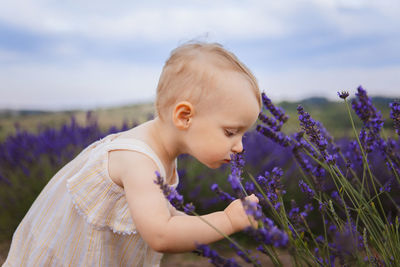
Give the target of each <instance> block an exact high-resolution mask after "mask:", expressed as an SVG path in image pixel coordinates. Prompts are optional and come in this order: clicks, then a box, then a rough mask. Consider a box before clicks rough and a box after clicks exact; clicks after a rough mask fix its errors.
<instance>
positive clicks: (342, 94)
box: [337, 91, 349, 99]
mask: <svg viewBox="0 0 400 267" xmlns="http://www.w3.org/2000/svg"><path fill="white" fill-rule="evenodd" d="M337 94H338V96H339V97H340V98H342V99H346V98H347V97H348V96H349V92H347V91H341V92H337Z"/></svg>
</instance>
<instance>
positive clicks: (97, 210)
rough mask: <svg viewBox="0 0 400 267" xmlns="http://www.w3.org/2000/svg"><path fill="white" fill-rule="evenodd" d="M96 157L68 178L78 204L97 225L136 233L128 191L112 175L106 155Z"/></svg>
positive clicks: (87, 220)
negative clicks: (114, 180) (115, 181)
mask: <svg viewBox="0 0 400 267" xmlns="http://www.w3.org/2000/svg"><path fill="white" fill-rule="evenodd" d="M95 160H97V161H95V162H90V160H89V162H88V163H87V164H86V166H85V167H84V168H83V169H81V171H80V172H79V173H77V174H76V175H74V176H73V177H71V178H70V179H68V180H67V189H68V193H69V194H70V196H71V198H72V202H73V203H74V205H75V208H76V209H77V211H78V213H79V214H80V215H82V216H83V217H84V218H85V220H86V222H87V223H89V224H91V225H92V226H94V227H95V228H96V229H104V228H109V229H111V230H112V231H113V232H114V233H117V234H134V233H136V226H135V225H134V223H133V221H132V217H131V215H130V212H129V207H128V202H127V200H126V196H125V192H124V190H123V188H121V187H120V186H118V185H117V184H115V183H114V182H113V181H112V180H111V179H110V178H109V177H108V168H107V166H106V164H107V158H106V155H104V156H103V157H101V158H100V159H99V158H98V157H95Z"/></svg>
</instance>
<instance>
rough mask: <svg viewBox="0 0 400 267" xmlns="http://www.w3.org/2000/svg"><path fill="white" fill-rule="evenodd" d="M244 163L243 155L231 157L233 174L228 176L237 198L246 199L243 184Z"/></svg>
mask: <svg viewBox="0 0 400 267" xmlns="http://www.w3.org/2000/svg"><path fill="white" fill-rule="evenodd" d="M244 163H245V162H244V159H243V153H237V154H232V155H231V173H230V174H229V176H228V182H229V183H230V184H231V187H232V189H233V192H234V193H235V195H236V197H237V198H244V197H245V194H244V192H243V189H242V184H241V180H242V177H241V176H242V168H243V166H244Z"/></svg>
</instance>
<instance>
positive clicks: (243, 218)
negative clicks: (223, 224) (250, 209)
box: [224, 194, 258, 232]
mask: <svg viewBox="0 0 400 267" xmlns="http://www.w3.org/2000/svg"><path fill="white" fill-rule="evenodd" d="M245 199H246V200H247V201H251V202H255V203H258V198H257V197H256V196H255V195H254V194H252V195H250V196H248V197H246V198H245ZM224 212H225V214H226V215H227V216H228V218H229V220H230V222H231V225H232V229H233V231H234V232H238V231H241V230H243V229H244V228H246V227H248V226H253V227H254V228H257V226H258V223H257V221H255V220H254V218H253V217H252V216H249V215H247V214H246V211H245V210H244V208H243V205H242V201H241V200H240V199H236V200H234V201H232V203H231V204H229V206H228V207H226V209H225V210H224ZM249 219H250V220H249Z"/></svg>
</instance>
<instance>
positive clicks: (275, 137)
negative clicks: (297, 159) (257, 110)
mask: <svg viewBox="0 0 400 267" xmlns="http://www.w3.org/2000/svg"><path fill="white" fill-rule="evenodd" d="M256 129H257V132H259V133H261V134H263V135H264V136H266V137H268V138H269V139H271V140H272V141H274V142H275V143H277V144H280V145H281V146H283V147H287V146H289V145H290V138H289V137H288V136H286V135H285V134H284V133H282V132H275V131H273V130H272V129H271V128H269V127H266V126H263V125H257V127H256Z"/></svg>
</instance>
